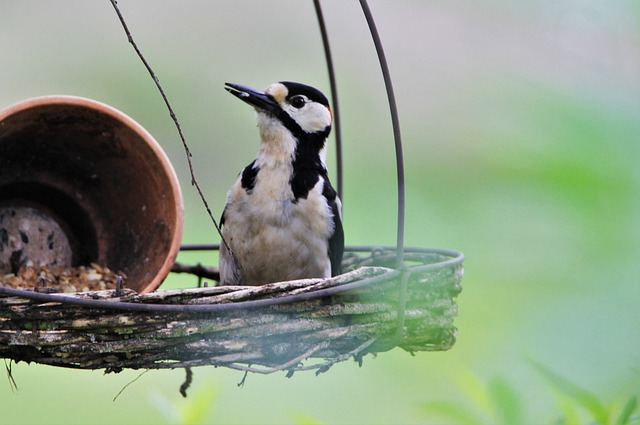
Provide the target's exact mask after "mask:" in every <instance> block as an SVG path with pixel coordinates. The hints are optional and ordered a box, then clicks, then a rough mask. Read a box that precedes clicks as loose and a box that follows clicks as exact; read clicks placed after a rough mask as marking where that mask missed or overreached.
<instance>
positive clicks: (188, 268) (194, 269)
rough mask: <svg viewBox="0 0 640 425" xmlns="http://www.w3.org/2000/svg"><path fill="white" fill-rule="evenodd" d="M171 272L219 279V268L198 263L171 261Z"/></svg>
mask: <svg viewBox="0 0 640 425" xmlns="http://www.w3.org/2000/svg"><path fill="white" fill-rule="evenodd" d="M171 272H172V273H189V274H192V275H194V276H197V277H199V278H205V279H212V280H215V281H217V282H219V281H220V270H218V268H217V267H207V266H203V265H202V264H200V263H198V264H196V265H195V266H192V265H190V264H183V263H173V266H172V267H171Z"/></svg>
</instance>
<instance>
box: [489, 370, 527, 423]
mask: <svg viewBox="0 0 640 425" xmlns="http://www.w3.org/2000/svg"><path fill="white" fill-rule="evenodd" d="M489 392H490V394H491V398H492V400H493V404H494V408H495V412H496V415H497V416H498V417H499V418H500V419H502V423H504V424H506V425H510V424H523V423H525V422H526V421H525V414H524V407H523V404H522V400H521V399H520V396H519V395H518V392H517V391H516V389H515V388H514V387H513V385H511V384H510V383H509V382H508V381H507V380H506V379H504V378H502V377H495V378H493V379H492V380H491V381H489Z"/></svg>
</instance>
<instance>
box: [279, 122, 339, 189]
mask: <svg viewBox="0 0 640 425" xmlns="http://www.w3.org/2000/svg"><path fill="white" fill-rule="evenodd" d="M330 130H331V127H327V129H326V130H324V131H321V132H317V133H304V132H303V135H302V137H298V138H297V139H298V140H297V141H298V143H297V145H296V152H295V154H294V157H293V162H292V166H293V174H292V175H291V180H290V181H289V184H291V191H292V192H293V197H294V202H296V201H297V200H298V199H300V198H303V199H306V198H307V196H308V195H309V191H310V190H311V189H313V187H314V186H315V185H316V183H318V180H319V178H320V176H322V177H323V178H324V179H325V181H326V180H328V178H327V169H326V168H325V166H324V164H323V162H322V159H321V158H320V152H321V151H322V149H323V148H324V144H325V142H326V139H327V136H328V135H329V131H330Z"/></svg>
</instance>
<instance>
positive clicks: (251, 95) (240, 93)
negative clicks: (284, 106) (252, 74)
mask: <svg viewBox="0 0 640 425" xmlns="http://www.w3.org/2000/svg"><path fill="white" fill-rule="evenodd" d="M225 90H227V91H228V92H229V93H231V94H232V95H234V96H235V97H237V98H238V99H240V100H242V101H244V102H246V103H248V104H249V105H251V106H253V107H254V108H256V109H257V110H259V111H265V112H269V113H272V114H277V113H278V112H279V111H280V105H278V102H276V101H275V100H274V99H273V97H271V96H270V95H269V94H267V93H265V92H263V91H262V90H256V89H254V88H251V87H247V86H243V85H240V84H232V83H225Z"/></svg>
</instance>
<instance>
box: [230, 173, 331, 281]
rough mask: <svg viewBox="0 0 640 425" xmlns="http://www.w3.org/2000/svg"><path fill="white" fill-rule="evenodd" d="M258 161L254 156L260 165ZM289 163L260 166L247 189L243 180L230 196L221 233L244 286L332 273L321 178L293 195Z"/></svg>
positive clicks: (328, 213)
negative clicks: (304, 191) (303, 192)
mask: <svg viewBox="0 0 640 425" xmlns="http://www.w3.org/2000/svg"><path fill="white" fill-rule="evenodd" d="M257 163H258V161H256V164H257ZM292 173H293V170H292V168H291V163H290V162H282V163H279V164H277V165H276V166H271V167H269V166H266V167H264V168H260V170H259V171H258V174H257V176H256V180H255V185H254V187H253V189H252V190H250V191H249V192H247V191H246V190H245V188H243V187H242V184H241V180H240V179H238V181H237V182H236V183H235V184H234V186H233V187H232V189H231V191H230V192H229V195H228V200H227V207H226V210H225V225H224V231H223V235H224V237H225V240H226V241H227V243H229V245H230V247H231V249H232V251H233V253H234V256H235V263H236V265H237V267H238V268H239V275H240V282H237V283H238V284H241V285H259V284H264V283H269V282H277V281H284V280H291V279H299V278H308V277H330V276H331V263H330V261H329V258H328V256H327V252H328V239H329V237H330V236H331V234H332V233H333V231H334V229H333V220H332V212H331V210H330V208H329V206H328V205H327V201H326V199H325V198H324V196H323V195H322V189H323V185H324V180H323V179H322V177H320V178H319V180H318V182H317V183H316V185H315V186H314V187H313V188H312V189H311V190H310V191H309V193H308V195H307V197H306V198H300V199H298V200H294V197H293V192H292V191H291V186H290V178H291V174H292Z"/></svg>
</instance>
